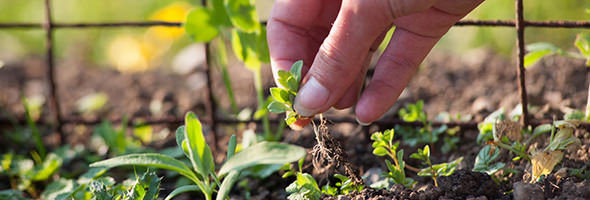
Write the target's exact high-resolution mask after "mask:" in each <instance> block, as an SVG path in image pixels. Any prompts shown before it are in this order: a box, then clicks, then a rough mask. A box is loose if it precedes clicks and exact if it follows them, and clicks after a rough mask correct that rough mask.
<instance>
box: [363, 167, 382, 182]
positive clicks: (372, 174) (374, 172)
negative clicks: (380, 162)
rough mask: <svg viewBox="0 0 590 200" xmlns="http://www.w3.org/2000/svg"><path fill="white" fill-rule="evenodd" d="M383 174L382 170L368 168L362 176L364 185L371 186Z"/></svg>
mask: <svg viewBox="0 0 590 200" xmlns="http://www.w3.org/2000/svg"><path fill="white" fill-rule="evenodd" d="M383 172H385V171H384V170H383V169H381V168H378V167H373V168H370V169H369V170H367V171H366V172H365V174H363V175H362V177H363V179H365V180H364V181H365V183H366V185H372V184H373V183H375V182H377V181H379V180H380V176H381V174H382V173H383Z"/></svg>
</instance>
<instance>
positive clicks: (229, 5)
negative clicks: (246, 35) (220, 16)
mask: <svg viewBox="0 0 590 200" xmlns="http://www.w3.org/2000/svg"><path fill="white" fill-rule="evenodd" d="M223 2H224V5H225V10H226V11H227V14H228V16H229V19H230V20H231V22H232V23H233V24H234V26H236V27H237V28H239V29H240V30H241V31H244V32H254V31H258V29H259V26H260V23H259V22H258V14H257V13H256V7H255V6H254V3H253V2H251V1H250V0H224V1H223Z"/></svg>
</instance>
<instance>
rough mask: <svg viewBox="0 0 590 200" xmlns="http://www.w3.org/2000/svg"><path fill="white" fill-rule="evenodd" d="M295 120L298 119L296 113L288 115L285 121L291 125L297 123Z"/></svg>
mask: <svg viewBox="0 0 590 200" xmlns="http://www.w3.org/2000/svg"><path fill="white" fill-rule="evenodd" d="M293 113H294V112H293ZM295 121H297V117H296V116H295V115H287V117H286V118H285V123H287V125H291V124H293V123H295Z"/></svg>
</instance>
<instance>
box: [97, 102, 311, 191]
mask: <svg viewBox="0 0 590 200" xmlns="http://www.w3.org/2000/svg"><path fill="white" fill-rule="evenodd" d="M176 142H177V144H178V147H179V148H180V150H181V151H182V152H184V154H185V156H186V157H187V158H188V159H189V160H190V163H191V165H192V169H191V168H189V167H188V166H187V165H185V164H184V162H182V161H180V160H176V159H174V158H172V157H170V156H166V155H163V154H158V153H143V154H129V155H124V156H119V157H115V158H111V159H108V160H103V161H100V162H95V163H92V164H91V165H90V166H91V167H102V168H106V169H108V168H113V167H118V166H125V165H133V166H147V167H155V168H161V169H167V170H172V171H176V172H178V173H179V174H181V175H183V176H184V177H186V178H188V179H189V180H191V181H192V182H193V183H194V184H195V185H185V186H181V187H179V188H176V189H175V190H173V191H172V192H171V193H170V195H168V197H166V199H170V198H172V197H174V196H175V195H178V194H180V193H183V192H188V191H200V192H201V193H203V195H204V196H205V199H207V200H209V199H212V198H213V193H214V192H217V197H216V199H225V197H227V195H228V194H229V191H230V189H231V187H232V186H233V184H234V183H235V182H236V181H237V180H238V178H239V176H240V172H241V171H243V170H246V169H247V168H250V167H253V166H256V165H260V164H284V163H288V162H293V161H296V160H298V159H300V158H302V157H304V156H305V150H304V149H303V148H301V147H297V146H294V145H289V144H283V143H278V142H260V143H257V144H255V145H252V146H249V147H248V148H245V149H243V150H242V151H240V152H238V153H236V152H235V149H236V137H235V136H232V137H231V139H230V141H229V143H228V152H227V158H226V160H225V163H224V164H223V165H222V166H221V168H220V169H219V171H218V172H217V173H215V163H214V161H213V154H212V153H211V149H210V148H209V145H208V144H207V143H206V141H205V137H204V135H203V132H202V128H201V123H200V122H199V120H198V119H197V116H196V115H195V114H194V113H192V112H189V113H188V114H187V115H186V118H185V125H184V126H181V127H179V128H178V129H177V130H176Z"/></svg>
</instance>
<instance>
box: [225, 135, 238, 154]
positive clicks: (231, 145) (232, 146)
mask: <svg viewBox="0 0 590 200" xmlns="http://www.w3.org/2000/svg"><path fill="white" fill-rule="evenodd" d="M236 140H237V139H236V135H234V134H232V135H231V137H230V138H229V142H228V143H227V156H226V158H225V160H228V159H230V158H231V157H232V156H234V154H235V153H236V145H237V141H236Z"/></svg>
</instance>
